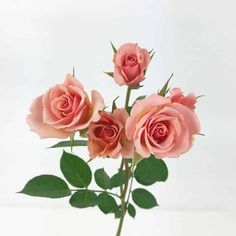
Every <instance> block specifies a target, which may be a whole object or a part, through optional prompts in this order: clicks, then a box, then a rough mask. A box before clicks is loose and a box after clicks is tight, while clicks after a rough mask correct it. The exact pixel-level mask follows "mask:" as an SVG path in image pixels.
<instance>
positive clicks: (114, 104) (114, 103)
mask: <svg viewBox="0 0 236 236" xmlns="http://www.w3.org/2000/svg"><path fill="white" fill-rule="evenodd" d="M119 97H120V96H118V97H116V98H115V99H114V100H113V102H112V112H113V111H114V110H115V109H116V108H117V106H116V100H117V99H118V98H119Z"/></svg>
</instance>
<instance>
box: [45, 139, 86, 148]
mask: <svg viewBox="0 0 236 236" xmlns="http://www.w3.org/2000/svg"><path fill="white" fill-rule="evenodd" d="M87 143H88V141H87V140H73V141H71V140H70V141H61V142H59V143H57V144H55V145H53V146H51V147H49V148H61V147H75V146H87Z"/></svg>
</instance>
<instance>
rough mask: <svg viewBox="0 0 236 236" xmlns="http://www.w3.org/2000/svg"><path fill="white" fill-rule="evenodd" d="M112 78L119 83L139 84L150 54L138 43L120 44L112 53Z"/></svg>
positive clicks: (142, 78)
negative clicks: (114, 52)
mask: <svg viewBox="0 0 236 236" xmlns="http://www.w3.org/2000/svg"><path fill="white" fill-rule="evenodd" d="M113 61H114V64H115V67H114V74H113V77H114V80H115V82H116V83H117V84H119V85H139V83H140V82H141V81H143V80H144V79H145V77H144V74H145V71H146V69H147V67H148V64H149V62H150V54H149V52H148V51H147V50H146V49H142V48H140V47H139V46H138V44H134V43H127V44H124V45H122V46H121V47H120V48H119V50H118V51H117V53H116V54H115V55H114V60H113Z"/></svg>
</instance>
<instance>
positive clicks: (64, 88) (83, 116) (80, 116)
mask: <svg viewBox="0 0 236 236" xmlns="http://www.w3.org/2000/svg"><path fill="white" fill-rule="evenodd" d="M103 108H104V102H103V98H102V97H101V95H100V94H99V93H98V92H97V91H95V90H94V91H92V101H91V102H90V100H89V98H88V95H87V93H86V92H85V91H84V89H83V86H82V85H81V83H80V82H79V81H78V80H76V79H75V78H74V77H73V76H72V75H70V74H68V75H67V76H66V78H65V81H64V83H63V84H58V85H55V86H54V87H52V88H50V89H49V90H48V91H47V92H46V93H44V94H43V95H41V96H39V97H37V98H36V99H35V100H34V101H33V104H32V105H31V107H30V112H31V114H30V115H28V116H27V123H28V124H29V125H30V127H31V130H32V131H34V132H36V133H37V134H38V135H39V136H40V137H41V138H66V137H68V136H69V135H71V134H72V133H73V132H75V131H77V130H82V129H86V128H87V127H88V125H89V123H90V122H91V121H97V120H98V119H99V118H100V116H99V111H100V110H102V109H103Z"/></svg>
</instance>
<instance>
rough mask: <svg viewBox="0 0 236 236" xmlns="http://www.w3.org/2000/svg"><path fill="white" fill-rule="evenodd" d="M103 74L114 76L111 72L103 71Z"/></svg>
mask: <svg viewBox="0 0 236 236" xmlns="http://www.w3.org/2000/svg"><path fill="white" fill-rule="evenodd" d="M104 73H105V74H107V75H109V76H110V77H112V78H113V77H114V73H113V72H104Z"/></svg>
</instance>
